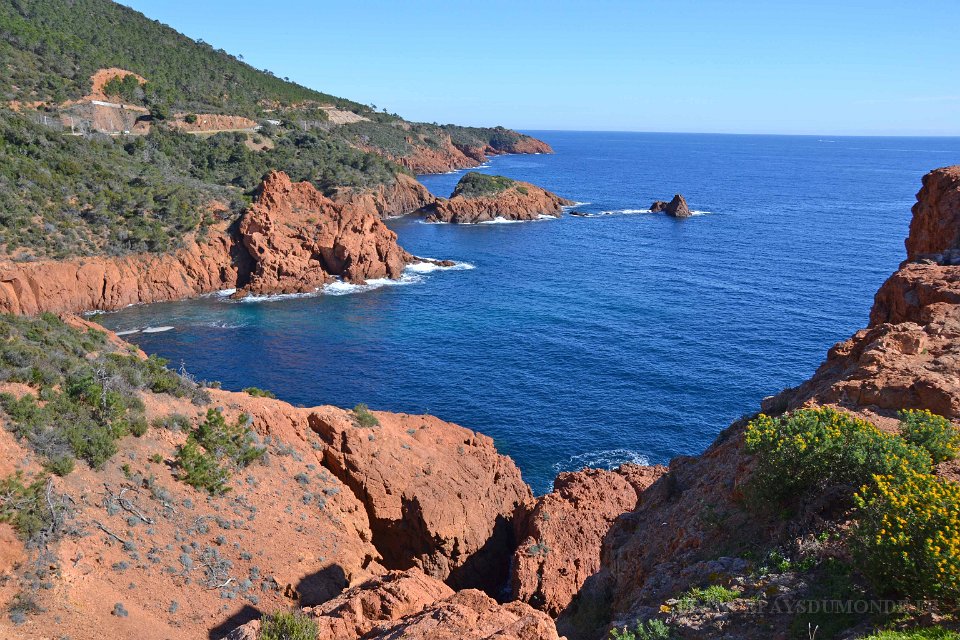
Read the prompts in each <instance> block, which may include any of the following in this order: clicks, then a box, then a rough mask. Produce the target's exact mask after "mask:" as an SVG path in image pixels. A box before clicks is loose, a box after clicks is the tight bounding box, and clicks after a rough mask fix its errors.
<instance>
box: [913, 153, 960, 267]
mask: <svg viewBox="0 0 960 640" xmlns="http://www.w3.org/2000/svg"><path fill="white" fill-rule="evenodd" d="M905 244H906V247H907V260H917V259H920V258H922V257H930V258H932V259H933V260H935V261H937V262H944V259H945V258H946V263H948V264H957V263H958V261H960V253H955V252H954V251H953V250H957V249H960V166H953V167H943V168H941V169H936V170H934V171H931V172H930V173H928V174H927V175H925V176H924V177H923V187H922V188H921V189H920V192H919V193H918V194H917V204H915V205H913V219H912V220H911V222H910V235H909V236H908V237H907V240H906V242H905ZM944 254H947V255H944Z"/></svg>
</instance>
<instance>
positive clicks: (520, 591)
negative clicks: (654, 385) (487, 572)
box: [510, 465, 666, 616]
mask: <svg viewBox="0 0 960 640" xmlns="http://www.w3.org/2000/svg"><path fill="white" fill-rule="evenodd" d="M665 472H666V467H660V466H657V467H643V466H639V465H623V466H622V467H620V468H619V469H616V470H614V471H607V470H604V469H584V470H582V471H576V472H571V473H561V474H560V475H559V476H557V479H556V480H555V481H554V483H553V491H552V492H551V493H548V494H547V495H545V496H541V497H540V498H537V499H536V500H534V501H531V502H529V503H527V504H525V505H523V507H521V509H520V510H519V514H518V516H517V518H516V519H515V521H514V528H515V531H516V537H517V541H518V545H517V550H516V552H515V553H514V555H513V562H512V571H511V576H510V583H511V591H512V596H513V597H514V598H516V599H518V600H521V601H523V602H527V603H529V604H531V605H532V606H534V607H536V608H538V609H541V610H543V611H545V612H547V613H549V614H550V615H551V616H557V615H559V614H560V613H561V612H562V611H563V610H564V609H565V608H566V607H567V605H568V604H570V600H571V599H572V598H573V596H574V595H575V594H576V593H577V591H579V590H580V587H581V586H582V585H583V583H584V581H585V580H586V579H587V578H588V577H590V576H591V575H593V574H594V573H596V571H597V569H599V568H600V547H601V544H602V542H603V538H604V536H605V535H606V534H607V531H609V529H610V525H611V524H612V523H613V521H614V520H615V519H616V518H617V517H619V516H620V515H621V514H623V513H626V512H628V511H633V510H634V509H636V507H637V503H638V501H639V500H640V496H641V495H642V493H643V491H644V490H645V489H646V488H647V487H649V486H650V485H651V484H653V483H654V482H655V481H656V480H657V478H659V477H660V476H661V475H663V474H664V473H665Z"/></svg>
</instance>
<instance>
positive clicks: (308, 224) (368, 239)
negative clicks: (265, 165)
mask: <svg viewBox="0 0 960 640" xmlns="http://www.w3.org/2000/svg"><path fill="white" fill-rule="evenodd" d="M372 204H373V196H372V195H369V194H368V195H365V196H363V197H361V198H359V199H356V200H354V201H353V202H349V203H347V204H343V205H338V204H336V203H335V202H333V201H332V200H330V199H329V198H327V197H326V196H324V195H323V194H322V193H320V192H319V191H317V189H316V187H314V186H313V185H312V184H311V183H309V182H297V183H294V182H292V181H291V180H290V178H289V176H287V175H286V174H285V173H283V172H279V171H274V172H271V173H270V174H269V175H268V176H267V177H266V178H264V181H263V185H262V187H261V189H260V194H259V196H258V198H257V201H256V202H255V203H254V204H253V205H252V206H251V207H250V209H249V210H248V211H247V213H246V214H244V216H243V218H241V219H240V224H239V234H240V240H241V242H242V243H243V246H244V247H245V248H246V249H247V252H248V253H249V254H250V256H251V257H252V259H253V268H252V269H251V273H250V281H249V282H248V283H247V284H246V285H245V286H244V290H245V291H249V292H253V293H300V292H307V291H313V290H315V289H317V288H318V287H320V286H321V285H323V284H324V283H326V282H329V281H330V280H331V279H332V276H340V277H341V278H343V279H344V280H346V281H348V282H363V281H365V280H368V279H372V278H399V277H400V275H401V274H402V273H403V269H404V267H405V266H406V265H407V264H408V263H410V262H412V261H413V260H414V258H413V256H411V255H410V254H409V253H407V252H406V251H404V250H403V249H401V248H400V246H399V245H398V244H397V234H395V233H394V232H393V231H391V230H390V229H388V228H387V227H386V225H384V224H383V222H382V221H381V219H380V216H379V215H378V214H377V213H375V212H374V211H371V205H372Z"/></svg>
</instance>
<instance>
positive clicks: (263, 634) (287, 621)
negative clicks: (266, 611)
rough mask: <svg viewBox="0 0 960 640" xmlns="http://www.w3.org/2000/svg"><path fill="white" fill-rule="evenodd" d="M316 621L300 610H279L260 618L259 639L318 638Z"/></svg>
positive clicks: (294, 639) (299, 639)
mask: <svg viewBox="0 0 960 640" xmlns="http://www.w3.org/2000/svg"><path fill="white" fill-rule="evenodd" d="M319 632H320V630H319V629H318V628H317V623H316V621H315V620H314V619H313V618H311V617H309V616H307V615H304V614H303V613H300V612H299V611H298V612H296V613H290V612H287V611H279V612H277V613H274V614H272V615H264V616H263V617H262V618H261V619H260V638H259V640H317V635H318V634H319Z"/></svg>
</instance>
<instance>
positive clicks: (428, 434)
mask: <svg viewBox="0 0 960 640" xmlns="http://www.w3.org/2000/svg"><path fill="white" fill-rule="evenodd" d="M376 416H377V417H378V418H379V422H380V424H379V425H376V426H368V427H361V426H359V425H358V424H356V423H355V422H354V421H353V420H350V419H347V418H344V417H342V416H337V415H329V414H328V415H322V414H319V413H318V414H313V415H311V418H310V425H311V427H312V428H313V430H314V431H316V433H317V434H319V435H320V437H321V438H322V439H323V441H324V442H325V443H326V445H327V446H326V449H325V452H324V465H325V466H326V467H327V468H328V469H330V471H331V472H333V474H334V475H335V476H336V477H337V478H339V479H340V480H341V481H342V482H343V483H344V484H346V485H347V486H349V487H350V488H351V489H352V490H353V492H354V493H355V494H356V495H357V497H358V498H359V499H360V501H361V502H362V503H363V504H364V506H365V507H366V509H367V514H368V516H369V519H370V526H371V529H372V530H373V542H374V544H375V545H376V547H377V549H378V550H379V551H380V553H381V555H382V556H383V564H384V565H385V566H387V567H388V568H391V569H407V568H410V567H418V568H420V569H422V570H423V571H424V572H425V573H427V574H428V575H431V576H433V577H436V578H439V579H441V580H446V581H447V582H448V584H450V585H451V586H454V587H455V588H463V587H479V588H483V589H487V590H489V591H493V590H495V589H496V588H497V587H499V586H500V585H501V584H503V582H504V581H505V579H506V575H507V570H508V563H509V558H510V554H511V553H512V551H513V546H512V529H511V523H510V520H511V518H512V516H513V513H514V510H515V509H516V507H517V505H519V504H520V503H522V502H523V501H525V500H528V499H530V497H531V494H530V489H529V487H527V485H526V484H524V482H523V480H522V479H521V477H520V471H519V469H517V466H516V465H515V464H514V463H513V461H512V460H510V459H509V458H506V457H504V456H501V455H500V454H498V453H497V451H496V449H495V448H494V446H493V440H491V439H490V438H488V437H487V436H484V435H481V434H478V433H474V432H472V431H470V430H468V429H464V428H462V427H458V426H456V425H452V424H449V423H446V422H443V421H441V420H439V419H437V418H434V417H431V416H409V415H405V414H386V413H379V412H378V413H377V414H376Z"/></svg>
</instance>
